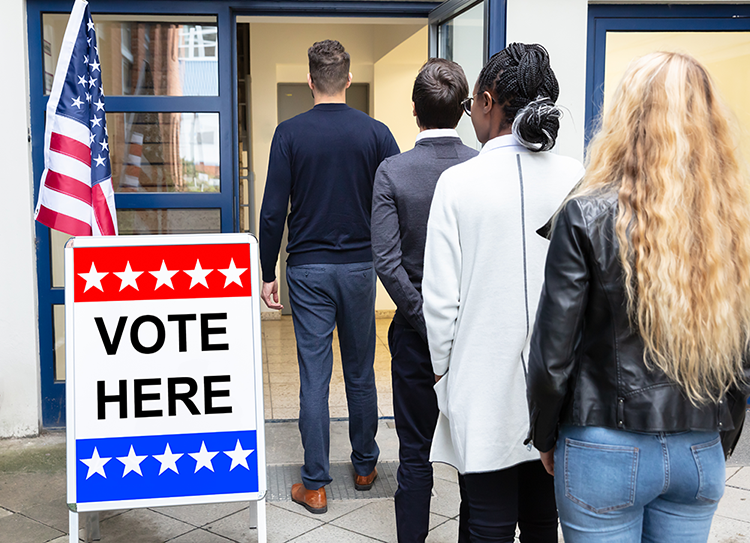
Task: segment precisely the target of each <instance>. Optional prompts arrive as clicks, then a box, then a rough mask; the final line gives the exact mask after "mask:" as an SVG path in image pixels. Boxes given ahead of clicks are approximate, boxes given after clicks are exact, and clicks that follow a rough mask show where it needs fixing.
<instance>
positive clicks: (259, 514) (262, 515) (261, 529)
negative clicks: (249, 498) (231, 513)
mask: <svg viewBox="0 0 750 543" xmlns="http://www.w3.org/2000/svg"><path fill="white" fill-rule="evenodd" d="M250 510H251V511H252V507H251V508H250ZM255 521H256V522H255V523H256V525H257V527H258V543H266V541H267V540H268V535H267V531H266V529H267V527H266V497H265V496H263V497H262V498H261V499H259V500H258V501H256V502H255Z"/></svg>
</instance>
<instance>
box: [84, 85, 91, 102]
mask: <svg viewBox="0 0 750 543" xmlns="http://www.w3.org/2000/svg"><path fill="white" fill-rule="evenodd" d="M84 83H85V81H84ZM86 101H87V102H89V103H91V95H90V94H89V93H88V92H87V93H86Z"/></svg>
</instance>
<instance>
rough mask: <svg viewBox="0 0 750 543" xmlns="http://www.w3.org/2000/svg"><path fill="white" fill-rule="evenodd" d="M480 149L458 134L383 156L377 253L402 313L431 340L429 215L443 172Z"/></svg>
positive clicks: (378, 267)
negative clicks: (426, 287) (426, 302)
mask: <svg viewBox="0 0 750 543" xmlns="http://www.w3.org/2000/svg"><path fill="white" fill-rule="evenodd" d="M477 154H478V153H477V151H476V150H474V149H472V148H471V147H467V146H466V145H464V144H462V143H461V139H460V138H457V137H435V138H431V137H428V138H423V139H420V140H419V141H417V143H416V145H415V146H414V149H411V150H410V151H406V152H404V153H401V154H400V155H395V156H392V157H390V158H387V159H386V160H384V161H383V162H382V163H381V164H380V167H379V168H378V171H377V173H376V174H375V185H374V192H373V197H372V221H371V232H372V252H373V258H374V262H375V271H376V272H377V274H378V276H379V277H380V280H381V281H382V282H383V286H385V289H386V290H387V291H388V294H389V295H390V296H391V298H392V299H393V301H394V302H395V303H396V307H397V308H398V313H399V314H400V315H401V316H402V317H404V318H405V319H406V321H407V322H408V323H409V324H410V325H411V326H412V327H413V328H414V329H415V330H416V331H417V332H418V333H419V334H420V335H421V336H422V338H423V339H424V340H425V342H426V341H427V331H426V328H425V322H424V315H423V313H422V268H423V262H424V247H425V239H426V237H427V218H428V216H429V213H430V204H431V203H432V196H433V194H434V192H435V185H437V182H438V178H439V177H440V175H441V174H442V173H443V172H444V171H445V170H447V169H448V168H450V167H451V166H454V165H456V164H459V163H461V162H464V161H466V160H468V159H470V158H472V157H474V156H476V155H477Z"/></svg>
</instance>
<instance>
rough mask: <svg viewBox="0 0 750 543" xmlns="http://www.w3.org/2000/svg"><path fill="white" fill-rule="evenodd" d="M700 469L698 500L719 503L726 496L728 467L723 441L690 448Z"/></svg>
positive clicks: (715, 440)
mask: <svg viewBox="0 0 750 543" xmlns="http://www.w3.org/2000/svg"><path fill="white" fill-rule="evenodd" d="M690 450H691V451H692V452H693V458H694V459H695V465H696V466H697V467H698V493H697V494H696V496H695V497H696V499H698V500H700V501H702V502H705V503H717V502H718V501H719V500H720V499H721V497H722V496H723V495H724V482H725V479H726V466H725V461H724V451H723V450H722V448H721V439H720V438H718V437H717V438H716V439H713V440H711V441H709V442H707V443H700V444H698V445H693V446H692V447H690Z"/></svg>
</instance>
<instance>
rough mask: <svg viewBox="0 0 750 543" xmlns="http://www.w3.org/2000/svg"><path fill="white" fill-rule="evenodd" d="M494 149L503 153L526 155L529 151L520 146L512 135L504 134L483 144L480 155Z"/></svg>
mask: <svg viewBox="0 0 750 543" xmlns="http://www.w3.org/2000/svg"><path fill="white" fill-rule="evenodd" d="M495 149H502V150H503V151H509V152H511V153H528V152H529V150H528V149H527V148H526V147H524V146H523V145H521V143H520V142H519V141H518V138H516V137H515V136H514V135H513V134H505V135H504V136H497V137H495V138H492V139H491V140H490V141H488V142H487V143H485V144H484V147H482V150H481V151H479V154H480V155H483V154H484V153H488V152H490V151H494V150H495Z"/></svg>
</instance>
